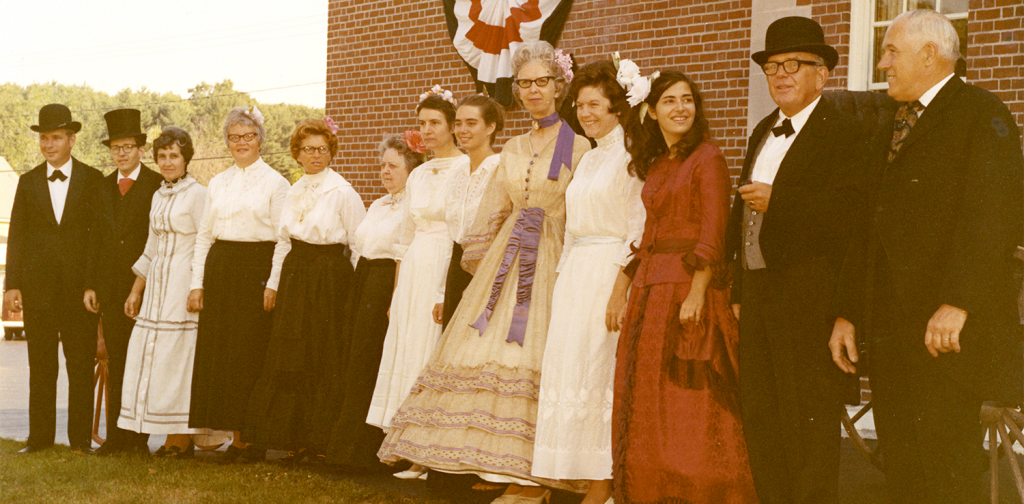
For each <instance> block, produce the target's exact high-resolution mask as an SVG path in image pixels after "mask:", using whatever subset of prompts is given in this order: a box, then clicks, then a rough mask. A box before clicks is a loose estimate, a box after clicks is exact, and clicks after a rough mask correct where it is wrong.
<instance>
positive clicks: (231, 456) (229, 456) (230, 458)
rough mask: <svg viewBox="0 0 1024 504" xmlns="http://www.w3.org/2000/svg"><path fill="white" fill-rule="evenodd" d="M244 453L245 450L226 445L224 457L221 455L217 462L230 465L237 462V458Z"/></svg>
mask: <svg viewBox="0 0 1024 504" xmlns="http://www.w3.org/2000/svg"><path fill="white" fill-rule="evenodd" d="M244 452H245V449H243V448H239V447H237V446H235V445H228V450H227V451H226V452H224V455H221V457H220V459H218V460H217V461H218V462H220V463H222V464H230V463H233V462H235V461H237V460H238V458H239V457H241V456H242V453H244Z"/></svg>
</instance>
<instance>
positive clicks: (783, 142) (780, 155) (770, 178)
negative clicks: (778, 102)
mask: <svg viewBox="0 0 1024 504" xmlns="http://www.w3.org/2000/svg"><path fill="white" fill-rule="evenodd" d="M819 101H821V96H818V97H817V98H815V99H814V101H812V102H811V104H810V105H808V106H806V107H804V109H803V110H801V111H800V112H797V113H796V114H795V115H794V116H793V117H786V114H783V113H782V111H781V110H779V118H778V120H777V121H775V125H774V126H772V127H773V128H774V127H778V126H782V123H783V121H785V120H786V119H789V120H790V122H792V123H793V131H794V133H793V134H792V135H789V136H785V135H779V136H775V134H773V133H772V132H771V130H768V133H767V135H768V139H767V140H765V142H764V147H761V152H759V153H758V154H757V160H756V161H755V162H754V170H753V171H752V172H751V174H750V180H753V181H754V182H764V183H765V184H771V183H773V182H775V175H776V174H778V173H779V166H780V165H782V160H783V159H785V157H786V153H787V152H789V148H790V147H792V146H793V141H795V140H796V137H797V136H799V135H800V130H802V129H803V127H804V125H805V124H807V119H809V118H810V117H811V112H813V111H814V107H817V106H818V102H819ZM748 147H750V146H748Z"/></svg>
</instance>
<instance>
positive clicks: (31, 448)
mask: <svg viewBox="0 0 1024 504" xmlns="http://www.w3.org/2000/svg"><path fill="white" fill-rule="evenodd" d="M52 447H53V445H42V446H40V445H25V447H24V448H22V449H20V450H18V451H17V452H16V453H17V454H18V455H28V454H30V453H39V452H41V451H43V450H49V449H50V448H52Z"/></svg>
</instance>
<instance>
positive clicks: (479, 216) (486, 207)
mask: <svg viewBox="0 0 1024 504" xmlns="http://www.w3.org/2000/svg"><path fill="white" fill-rule="evenodd" d="M506 159H507V158H506V156H505V152H504V151H502V153H501V159H500V161H498V166H497V167H495V169H494V170H495V171H494V177H493V178H491V182H490V183H489V184H488V185H487V189H486V190H484V195H483V197H482V198H481V199H480V207H479V208H478V209H477V212H476V218H475V219H473V226H472V227H471V228H470V232H469V233H468V234H467V235H466V240H465V243H464V251H463V253H462V269H464V270H466V271H468V272H469V273H476V267H477V265H478V264H479V263H480V260H481V259H483V258H484V255H486V254H487V249H489V248H490V247H491V243H492V242H494V237H495V236H496V235H497V234H498V230H499V229H501V226H502V224H504V223H505V219H507V218H508V216H509V215H510V214H511V213H512V198H511V197H510V196H509V194H508V172H507V169H506V167H505V163H506Z"/></svg>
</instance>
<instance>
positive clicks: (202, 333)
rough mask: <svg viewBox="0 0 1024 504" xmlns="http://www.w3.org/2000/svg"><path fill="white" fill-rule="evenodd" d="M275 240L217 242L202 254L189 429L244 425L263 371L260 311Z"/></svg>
mask: <svg viewBox="0 0 1024 504" xmlns="http://www.w3.org/2000/svg"><path fill="white" fill-rule="evenodd" d="M273 258H274V242H230V241H223V240H217V241H216V242H214V244H213V246H211V247H210V252H209V254H208V255H207V256H206V267H205V274H204V280H203V289H204V292H203V311H201V312H199V331H198V333H197V334H196V356H195V364H194V368H193V371H192V402H191V405H190V409H189V418H188V426H189V427H192V428H204V427H205V428H209V429H216V430H226V431H240V430H243V428H244V427H245V415H246V409H247V408H248V406H249V394H250V392H252V387H253V385H254V384H255V383H256V380H257V379H259V377H260V375H261V374H262V372H263V358H264V357H265V356H266V355H267V340H268V338H269V336H270V321H271V316H270V314H269V313H267V312H266V311H264V310H263V291H264V290H266V288H267V278H269V277H270V269H271V263H272V261H273Z"/></svg>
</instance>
